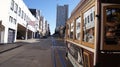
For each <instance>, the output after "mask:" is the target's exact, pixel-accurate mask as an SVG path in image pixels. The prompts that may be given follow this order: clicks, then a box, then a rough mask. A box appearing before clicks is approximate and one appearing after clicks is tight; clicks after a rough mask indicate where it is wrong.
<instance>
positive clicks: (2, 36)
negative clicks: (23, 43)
mask: <svg viewBox="0 0 120 67" xmlns="http://www.w3.org/2000/svg"><path fill="white" fill-rule="evenodd" d="M0 4H1V6H0V9H1V10H0V29H1V30H0V43H13V42H16V39H25V38H26V39H28V38H33V37H34V32H35V22H32V21H36V20H37V19H36V18H35V17H34V16H33V15H32V14H31V12H30V11H29V9H28V8H27V6H26V5H25V4H24V2H23V0H2V2H0Z"/></svg>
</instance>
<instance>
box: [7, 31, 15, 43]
mask: <svg viewBox="0 0 120 67" xmlns="http://www.w3.org/2000/svg"><path fill="white" fill-rule="evenodd" d="M14 39H15V31H14V30H12V29H9V30H8V43H13V42H14Z"/></svg>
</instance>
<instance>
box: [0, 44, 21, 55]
mask: <svg viewBox="0 0 120 67" xmlns="http://www.w3.org/2000/svg"><path fill="white" fill-rule="evenodd" d="M20 46H22V44H19V43H12V44H1V45H0V54H1V53H4V52H7V51H9V50H12V49H15V48H17V47H20Z"/></svg>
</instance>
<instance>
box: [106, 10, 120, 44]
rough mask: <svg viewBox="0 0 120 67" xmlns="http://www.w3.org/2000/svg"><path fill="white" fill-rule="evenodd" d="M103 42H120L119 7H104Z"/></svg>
mask: <svg viewBox="0 0 120 67" xmlns="http://www.w3.org/2000/svg"><path fill="white" fill-rule="evenodd" d="M105 43H106V44H107V45H117V44H120V8H106V24H105Z"/></svg>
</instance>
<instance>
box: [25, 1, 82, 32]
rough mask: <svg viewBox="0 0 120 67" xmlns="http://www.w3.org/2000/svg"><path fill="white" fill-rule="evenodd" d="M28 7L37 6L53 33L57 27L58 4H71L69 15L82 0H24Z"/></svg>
mask: <svg viewBox="0 0 120 67" xmlns="http://www.w3.org/2000/svg"><path fill="white" fill-rule="evenodd" d="M23 1H24V2H25V4H26V5H27V7H28V8H35V9H38V10H40V11H41V14H42V16H44V17H45V19H46V20H47V21H48V23H49V24H50V31H51V34H53V33H54V30H55V27H56V8H57V4H58V5H64V4H68V5H69V16H70V13H71V12H72V11H73V9H74V8H75V7H76V6H77V4H78V3H79V2H80V0H23Z"/></svg>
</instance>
